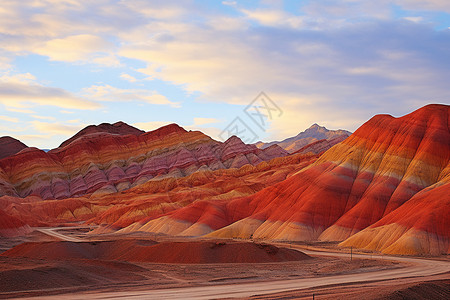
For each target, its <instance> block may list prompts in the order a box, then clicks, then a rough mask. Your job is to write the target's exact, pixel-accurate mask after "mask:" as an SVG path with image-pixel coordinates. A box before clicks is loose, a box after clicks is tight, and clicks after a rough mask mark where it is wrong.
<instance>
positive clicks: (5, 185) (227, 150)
mask: <svg viewBox="0 0 450 300" xmlns="http://www.w3.org/2000/svg"><path fill="white" fill-rule="evenodd" d="M117 124H119V125H117ZM103 125H104V124H102V125H99V126H97V127H87V128H86V129H84V130H82V131H81V132H80V133H78V134H77V135H76V136H75V137H74V138H71V139H70V140H69V141H68V142H67V143H66V142H65V143H63V145H65V146H63V147H60V148H56V149H53V150H51V151H49V152H47V153H46V152H44V151H41V150H39V149H36V148H26V149H24V150H22V151H21V152H19V153H17V154H16V155H13V156H10V157H7V158H4V159H1V160H0V196H3V195H8V196H16V197H22V198H23V197H27V196H29V195H36V196H39V197H42V198H43V199H64V198H69V197H79V196H83V195H86V194H92V193H96V194H109V193H115V192H118V191H119V192H120V191H123V190H126V189H129V188H130V187H133V186H136V185H139V184H141V183H144V182H147V181H148V180H150V179H152V178H154V177H158V176H159V177H161V176H169V177H183V176H186V175H189V174H192V173H194V172H195V171H197V170H198V169H200V168H203V169H210V170H217V169H227V168H239V167H241V166H243V165H245V164H250V165H256V164H258V163H260V162H262V161H267V160H270V159H272V158H274V157H280V156H285V155H287V152H286V151H284V150H283V149H281V148H280V147H278V146H274V147H270V148H267V149H264V150H261V149H258V148H257V147H256V146H254V145H246V144H244V143H243V142H242V141H241V140H240V139H239V138H237V137H231V138H230V139H228V140H227V141H226V142H224V143H222V142H218V141H215V140H213V139H212V138H210V137H209V136H207V135H205V134H203V133H201V132H199V131H186V130H184V129H183V128H181V127H180V126H178V125H176V124H171V125H167V126H164V127H161V128H159V129H157V130H154V131H151V132H147V133H142V134H139V131H138V130H137V129H135V128H134V127H131V126H128V127H126V126H125V125H123V123H116V124H114V125H109V126H106V125H105V126H103ZM105 128H106V129H105ZM133 128H134V129H133ZM91 129H92V130H91ZM113 129H114V130H113ZM129 133H131V134H129Z"/></svg>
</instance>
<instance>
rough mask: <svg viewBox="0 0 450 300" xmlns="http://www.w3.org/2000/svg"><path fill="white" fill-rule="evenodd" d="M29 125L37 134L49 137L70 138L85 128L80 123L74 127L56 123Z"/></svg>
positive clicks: (36, 122) (34, 123)
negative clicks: (40, 133) (61, 136)
mask: <svg viewBox="0 0 450 300" xmlns="http://www.w3.org/2000/svg"><path fill="white" fill-rule="evenodd" d="M30 123H31V124H32V125H33V127H34V128H35V129H36V130H37V131H38V132H42V133H45V134H47V135H49V136H53V135H64V136H71V135H74V134H75V133H77V132H78V131H80V130H81V129H83V127H85V126H86V125H85V124H81V123H80V124H76V125H67V124H61V123H58V122H53V123H48V122H41V121H31V122H30Z"/></svg>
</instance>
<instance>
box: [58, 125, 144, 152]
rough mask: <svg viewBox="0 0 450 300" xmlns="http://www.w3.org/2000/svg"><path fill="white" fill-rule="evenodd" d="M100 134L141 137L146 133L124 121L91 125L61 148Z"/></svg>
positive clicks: (64, 143) (65, 142)
mask: <svg viewBox="0 0 450 300" xmlns="http://www.w3.org/2000/svg"><path fill="white" fill-rule="evenodd" d="M98 133H108V134H117V135H129V134H131V135H141V134H143V133H145V131H143V130H140V129H137V128H136V127H133V126H130V125H128V124H126V123H124V122H122V121H119V122H116V123H114V124H109V123H102V124H100V125H89V126H87V127H85V128H83V129H82V130H80V131H79V132H78V133H77V134H75V135H74V136H73V137H71V138H70V139H68V140H66V141H64V142H63V143H62V144H61V145H60V146H59V148H61V147H65V146H67V145H69V144H70V143H72V142H73V141H75V140H77V139H79V138H80V137H82V136H86V135H95V134H98Z"/></svg>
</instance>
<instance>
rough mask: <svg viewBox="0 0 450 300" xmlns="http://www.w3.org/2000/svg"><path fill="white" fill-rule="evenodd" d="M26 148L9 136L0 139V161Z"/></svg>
mask: <svg viewBox="0 0 450 300" xmlns="http://www.w3.org/2000/svg"><path fill="white" fill-rule="evenodd" d="M25 148H27V145H25V144H24V143H22V142H21V141H19V140H16V139H15V138H12V137H10V136H2V137H0V159H2V158H5V157H8V156H11V155H14V154H16V153H18V152H20V151H21V150H23V149H25Z"/></svg>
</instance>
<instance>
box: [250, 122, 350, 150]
mask: <svg viewBox="0 0 450 300" xmlns="http://www.w3.org/2000/svg"><path fill="white" fill-rule="evenodd" d="M351 134H352V133H351V132H350V131H347V130H342V129H338V130H328V129H327V128H325V127H323V126H320V125H318V124H313V125H312V126H311V127H309V128H308V129H306V130H305V131H303V132H300V133H299V134H297V135H296V136H293V137H290V138H287V139H285V140H282V141H274V142H269V143H264V142H257V143H255V145H256V147H258V148H260V149H265V148H267V147H270V146H272V145H275V144H276V145H278V146H280V147H281V148H283V149H284V150H286V151H288V152H289V153H294V152H296V151H298V150H300V149H302V148H303V147H305V146H307V145H309V144H311V143H315V142H318V141H321V144H322V145H328V146H329V145H330V144H331V146H333V145H335V144H337V143H339V142H341V141H343V140H345V139H346V138H347V137H349V136H350V135H351ZM330 142H331V143H330ZM318 148H320V147H318ZM323 148H326V147H323ZM328 148H329V147H328ZM325 150H326V149H325ZM311 151H313V148H312V149H311Z"/></svg>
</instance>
